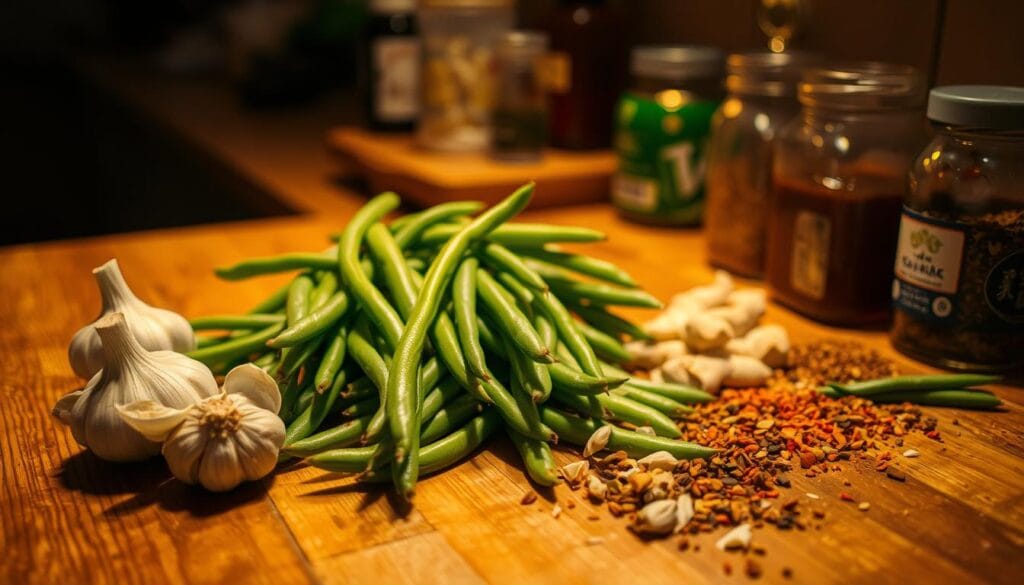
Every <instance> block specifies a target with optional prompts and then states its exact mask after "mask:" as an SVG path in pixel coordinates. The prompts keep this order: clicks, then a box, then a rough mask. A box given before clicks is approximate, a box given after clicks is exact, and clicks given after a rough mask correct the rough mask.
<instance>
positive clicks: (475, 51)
mask: <svg viewBox="0 0 1024 585" xmlns="http://www.w3.org/2000/svg"><path fill="white" fill-rule="evenodd" d="M514 8H515V2H514V0H421V2H420V8H419V13H418V18H419V24H420V32H421V34H422V37H423V39H422V41H423V73H422V75H423V106H422V109H421V112H420V120H419V125H418V127H417V132H416V137H417V141H418V142H419V143H420V144H421V145H422V146H425V147H427V148H431V149H436V150H447V151H483V150H486V149H487V147H488V146H489V145H490V141H491V126H490V124H491V110H492V108H493V104H494V47H495V44H496V43H497V41H498V39H499V38H500V37H501V35H502V34H504V33H506V32H508V31H509V30H511V29H512V26H513V23H514V22H515V13H514Z"/></svg>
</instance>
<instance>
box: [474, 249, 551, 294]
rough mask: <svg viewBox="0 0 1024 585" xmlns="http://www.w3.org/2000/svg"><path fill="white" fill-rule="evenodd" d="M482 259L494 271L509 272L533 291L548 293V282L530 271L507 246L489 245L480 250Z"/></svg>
mask: <svg viewBox="0 0 1024 585" xmlns="http://www.w3.org/2000/svg"><path fill="white" fill-rule="evenodd" d="M480 257H481V259H483V261H484V263H486V264H487V265H488V266H490V267H491V268H492V269H493V270H494V271H496V272H508V273H509V274H511V275H513V276H515V277H516V278H517V279H519V281H520V282H522V283H523V284H525V285H526V286H528V287H530V288H531V289H533V290H536V291H539V292H547V291H548V284H547V282H545V281H544V279H543V278H541V277H540V275H539V274H537V273H536V272H534V271H533V270H530V268H528V267H527V266H526V264H524V263H523V261H522V259H520V258H519V256H516V255H515V253H513V252H512V251H511V250H509V249H508V248H506V247H505V246H502V245H501V244H495V243H493V242H491V243H487V244H486V245H484V246H482V247H481V248H480Z"/></svg>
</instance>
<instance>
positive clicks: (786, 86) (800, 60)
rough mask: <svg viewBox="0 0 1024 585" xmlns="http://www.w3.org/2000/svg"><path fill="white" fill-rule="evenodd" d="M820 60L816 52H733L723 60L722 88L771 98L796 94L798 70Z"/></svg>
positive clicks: (800, 71) (798, 77)
mask: <svg viewBox="0 0 1024 585" xmlns="http://www.w3.org/2000/svg"><path fill="white" fill-rule="evenodd" d="M822 61H823V58H822V56H821V55H819V54H817V53H804V52H799V51H787V52H785V53H771V52H767V51H760V52H752V53H734V54H732V55H729V59H728V60H727V61H726V70H727V72H728V74H729V75H728V76H727V77H726V78H725V88H726V89H727V90H728V91H729V92H731V93H738V94H753V95H763V96H771V97H779V96H792V95H796V86H797V82H798V81H800V75H801V73H802V71H803V70H804V69H805V68H807V67H811V66H815V65H818V64H819V63H821V62H822Z"/></svg>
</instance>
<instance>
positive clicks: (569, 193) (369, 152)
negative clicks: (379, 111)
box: [327, 126, 617, 207]
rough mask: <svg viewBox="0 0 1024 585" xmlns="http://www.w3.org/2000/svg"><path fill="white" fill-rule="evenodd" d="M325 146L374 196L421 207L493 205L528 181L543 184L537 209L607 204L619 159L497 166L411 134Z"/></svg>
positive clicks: (365, 136) (564, 158) (334, 139)
mask: <svg viewBox="0 0 1024 585" xmlns="http://www.w3.org/2000/svg"><path fill="white" fill-rule="evenodd" d="M327 147H328V148H329V149H330V151H331V152H333V153H334V154H335V155H336V156H338V157H339V158H340V159H341V160H343V161H345V162H346V163H347V164H350V165H354V167H355V169H356V170H357V172H359V173H360V174H362V175H363V176H364V177H365V178H366V179H367V181H368V182H369V184H370V189H371V190H372V191H373V192H374V193H378V192H381V191H389V190H390V191H396V192H398V193H401V194H402V196H403V197H404V198H406V199H409V200H411V201H412V202H414V203H416V204H417V205H420V206H424V207H426V206H429V205H435V204H437V203H442V202H444V201H452V200H457V199H471V200H476V201H484V202H486V203H495V202H497V201H498V200H500V199H501V198H503V197H505V196H507V195H508V194H509V193H511V192H512V191H513V190H515V188H516V187H519V186H520V185H522V184H523V183H527V182H529V181H537V182H538V183H543V185H544V189H543V193H539V194H538V196H537V198H536V199H535V200H534V205H535V207H551V206H557V205H567V204H571V203H587V202H593V201H604V200H606V199H608V195H609V189H610V181H611V176H612V173H614V172H615V169H616V165H617V162H616V158H615V155H614V153H612V152H611V151H604V150H602V151H593V152H571V151H566V150H556V149H551V148H549V149H545V151H544V155H543V157H542V158H541V159H540V160H539V161H536V162H525V163H514V162H499V161H496V160H494V159H492V158H490V157H489V156H487V155H486V154H481V153H444V152H436V151H430V150H425V149H423V148H420V147H419V146H417V145H416V144H415V142H414V140H413V137H412V136H411V135H409V134H378V133H373V132H369V131H367V130H363V129H362V128H356V127H349V126H346V127H341V128H335V129H333V130H331V131H330V132H329V133H328V134H327Z"/></svg>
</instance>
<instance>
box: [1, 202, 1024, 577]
mask: <svg viewBox="0 0 1024 585" xmlns="http://www.w3.org/2000/svg"><path fill="white" fill-rule="evenodd" d="M541 188H543V185H541ZM342 205H343V206H344V207H346V208H348V209H354V208H355V207H356V206H357V205H358V199H356V198H354V197H350V198H348V199H346V200H345V202H344V203H343V204H342ZM349 213H350V212H349ZM526 219H529V220H530V221H549V222H552V223H559V224H576V225H586V226H591V227H597V228H600V229H604V230H606V231H607V232H608V234H609V236H610V238H609V241H608V242H605V243H601V244H598V245H593V246H590V247H589V248H590V250H589V251H591V252H592V253H595V254H596V255H598V256H600V257H602V258H606V259H608V260H612V261H615V262H618V263H620V264H622V265H623V266H625V267H627V268H628V269H629V270H630V271H631V272H632V273H633V274H634V276H635V277H636V278H637V279H638V280H639V281H640V282H641V283H642V284H643V285H644V286H646V287H647V288H648V289H649V290H651V291H652V292H653V293H654V294H656V295H658V296H659V297H662V298H667V297H668V296H670V295H671V294H672V293H674V292H676V291H678V290H680V289H683V288H686V287H689V286H692V285H694V284H698V283H701V282H705V281H706V280H707V279H708V278H709V277H710V271H709V269H708V268H706V266H705V264H704V257H703V242H702V239H701V235H700V233H699V232H697V231H685V230H684V231H680V230H663V229H652V228H645V227H642V226H637V225H635V224H628V223H624V222H622V221H620V220H619V219H618V218H617V217H616V216H615V215H614V213H613V212H612V211H611V210H609V209H608V208H606V207H604V206H599V205H592V206H577V207H572V208H564V209H552V210H540V211H535V212H530V213H529V214H528V216H527V218H526ZM342 222H343V217H341V216H338V215H332V216H331V217H324V216H310V217H306V218H287V219H278V220H261V221H258V222H251V223H246V224H231V225H225V226H208V227H200V228H190V229H182V230H168V231H162V232H152V233H145V234H133V235H124V236H112V237H103V238H96V239H91V240H81V241H73V242H60V243H54V244H46V245H30V246H18V247H13V248H7V249H4V250H0V273H2V274H4V277H5V278H4V279H3V280H2V281H0V299H2V301H0V319H2V320H3V322H5V323H6V324H7V326H6V327H4V328H0V348H2V351H0V397H2V399H3V401H4V402H3V408H2V409H0V421H2V427H0V479H2V492H0V546H2V547H3V550H4V551H5V554H4V555H2V556H0V581H2V582H5V583H7V582H16V583H26V584H28V583H54V582H97V583H100V582H115V581H117V582H124V583H136V582H139V583H143V582H144V583H219V582H226V581H240V582H275V583H308V582H323V583H352V582H355V583H360V582H371V581H373V582H398V583H402V582H405V583H431V582H434V583H480V582H487V583H523V582H528V583H556V582H557V583H608V582H625V581H626V580H630V581H633V580H635V581H637V582H641V583H645V585H646V584H660V583H679V582H689V583H715V582H721V581H729V582H732V581H742V580H744V579H745V578H744V577H742V576H741V573H742V558H741V557H738V556H736V555H727V554H725V553H721V552H719V551H717V550H716V549H714V546H713V545H714V541H715V539H716V538H717V536H718V535H716V534H706V535H701V536H700V537H699V538H696V539H695V543H697V544H699V545H700V547H701V550H700V552H693V551H692V550H691V551H688V552H685V553H684V552H680V551H678V550H676V548H675V543H674V542H673V541H664V542H645V541H643V540H640V539H638V538H636V537H635V536H634V535H633V534H631V533H630V532H628V531H627V530H626V529H625V526H624V524H625V523H624V522H623V521H622V520H619V519H615V518H612V517H611V516H610V515H609V514H608V513H607V512H606V511H605V510H603V509H599V508H595V507H593V506H592V505H591V504H589V503H588V502H586V501H584V500H582V499H581V498H580V497H579V496H578V495H577V494H573V493H572V492H570V491H569V490H568V489H566V488H565V487H564V486H563V487H557V488H555V489H554V490H552V491H550V492H542V494H541V495H542V498H541V499H539V500H538V501H537V502H536V503H534V504H533V505H530V506H522V505H520V504H519V500H520V498H521V497H522V495H523V494H524V493H525V492H526V491H527V490H529V489H532V488H531V486H530V484H529V482H528V481H527V480H526V478H525V477H524V475H523V472H522V469H521V468H520V467H519V464H518V462H517V460H516V459H517V456H516V454H515V451H514V449H512V447H511V445H510V444H509V443H508V442H507V440H506V439H505V438H503V437H498V438H496V439H494V440H492V441H491V442H490V443H488V444H487V445H486V446H485V447H484V448H483V449H482V450H481V451H480V452H479V453H478V454H477V455H475V456H474V457H473V458H472V459H471V460H469V461H467V462H465V463H464V464H462V465H461V466H459V467H457V468H456V469H453V470H451V471H448V472H445V473H442V474H440V475H435V476H433V477H429V478H426V479H424V480H423V482H422V485H421V487H420V489H419V490H418V496H417V507H416V509H415V511H414V512H413V513H412V514H411V515H408V516H405V517H402V516H401V515H400V514H399V513H398V512H397V511H396V506H395V502H394V501H393V500H392V499H391V497H390V496H389V495H388V494H387V493H385V492H381V491H377V490H374V489H370V488H365V487H363V486H358V485H355V484H353V483H352V481H351V480H349V479H345V478H340V477H337V476H333V475H330V474H325V473H322V472H321V471H319V470H315V469H312V468H308V467H305V466H303V465H301V464H298V465H293V466H290V467H285V468H282V469H281V470H279V472H278V473H277V475H276V477H274V478H271V479H268V480H266V481H264V482H262V483H260V484H251V485H248V486H245V487H243V488H242V489H240V490H238V491H236V492H234V493H231V494H228V495H211V494H208V493H205V492H203V491H201V490H198V489H194V488H189V487H187V486H183V485H181V484H179V483H177V482H175V481H173V480H171V479H170V478H169V475H168V473H167V471H166V469H165V467H164V465H163V463H162V462H161V461H160V460H159V459H157V460H153V461H149V462H145V463H142V464H134V465H127V466H124V465H111V464H107V463H103V462H101V461H98V460H96V459H95V458H94V457H92V456H91V455H90V454H88V453H86V452H83V450H82V449H81V448H80V447H79V446H78V445H76V444H75V443H74V441H73V440H72V439H71V436H70V433H69V432H68V431H67V430H66V429H65V428H62V427H61V426H59V425H58V424H57V423H56V422H55V421H54V420H53V419H52V417H51V416H50V414H49V408H50V406H51V405H52V403H53V402H54V401H55V400H56V399H57V398H58V397H59V396H60V395H62V394H63V393H65V392H67V391H70V390H73V389H75V388H76V387H78V386H79V384H80V382H79V381H78V380H76V379H75V377H74V376H73V375H72V373H71V371H70V368H69V367H68V366H67V363H66V355H65V351H66V350H65V347H66V343H67V340H68V339H69V338H70V336H71V334H72V333H73V332H74V331H75V330H76V329H77V328H78V327H79V326H81V325H82V324H84V323H87V322H89V321H90V320H92V319H93V318H94V317H95V315H96V312H97V311H98V304H99V300H98V295H97V293H96V290H95V285H94V283H93V282H92V277H91V275H90V273H89V271H90V269H91V268H92V267H93V266H96V265H98V264H100V263H102V262H103V261H105V260H107V259H108V258H110V257H113V256H116V257H118V258H119V260H120V262H121V266H122V268H123V270H124V273H125V275H126V278H127V279H128V281H129V283H130V284H131V285H132V286H133V288H134V289H135V291H136V292H137V293H138V294H139V295H140V296H141V297H142V298H143V299H146V300H147V301H149V302H151V303H153V304H155V305H159V306H165V307H169V308H172V309H175V310H178V311H181V312H183V313H185V314H187V315H190V316H198V315H201V314H210V313H217V312H224V311H237V310H239V309H244V308H246V307H248V306H249V305H251V304H254V303H256V302H257V301H258V300H259V299H260V298H261V297H262V296H263V295H265V294H267V293H268V292H270V291H272V290H274V289H275V288H276V287H277V286H278V285H279V284H280V282H281V278H261V279H254V280H251V281H247V282H244V283H226V282H221V281H218V280H217V279H215V278H214V277H213V276H212V273H211V270H212V268H213V267H214V266H217V265H221V264H226V263H229V262H232V261H235V260H237V259H239V258H242V257H246V256H252V255H262V254H271V253H277V252H285V251H290V250H315V249H319V248H320V247H322V246H323V245H324V241H325V240H324V236H325V234H327V233H329V232H330V231H332V230H334V229H336V228H337V226H338V225H340V224H341V223H342ZM644 314H645V313H644V312H643V311H640V310H637V311H633V312H632V313H631V315H632V316H634V317H638V318H641V317H643V316H644ZM767 319H768V320H771V321H774V322H779V323H782V324H784V325H785V326H786V327H788V328H789V330H790V331H791V333H792V334H793V337H794V338H795V339H796V340H797V341H803V340H810V339H815V338H820V337H841V338H851V339H857V340H860V341H862V342H864V343H866V344H868V345H870V346H872V347H875V348H878V349H879V350H880V351H883V352H885V353H887V354H890V355H891V354H892V351H891V349H890V348H889V346H888V343H887V341H886V336H885V332H883V331H850V330H840V329H834V328H827V327H822V326H819V325H816V324H814V323H811V322H808V321H806V320H804V319H802V318H801V317H799V316H797V315H794V314H793V313H791V312H788V311H786V310H784V309H781V308H778V307H774V306H773V307H771V308H770V310H769V315H768V317H767ZM900 361H901V363H902V364H903V365H904V366H905V368H906V369H908V370H909V371H924V370H927V368H924V367H923V366H921V365H920V364H915V363H913V362H911V361H909V360H906V359H903V358H900ZM996 391H997V393H998V394H999V395H1000V396H1001V397H1002V398H1003V399H1004V400H1006V401H1007V404H1008V406H1007V408H1006V410H1005V412H999V413H970V412H958V411H949V410H943V409H926V410H927V412H928V414H930V415H933V416H936V417H937V418H938V420H939V429H940V430H941V432H942V436H943V441H942V442H936V441H932V440H929V439H926V438H924V437H921V436H914V435H912V436H910V437H908V438H907V447H912V448H915V449H917V450H919V451H920V452H921V454H922V455H921V457H920V458H917V459H907V460H905V461H903V462H901V464H902V466H903V467H904V468H905V470H906V471H907V473H908V476H909V479H908V481H907V483H906V484H896V483H895V482H892V481H891V480H887V479H886V478H885V477H884V475H882V474H879V473H877V472H875V471H874V470H873V469H872V468H870V467H869V466H866V465H863V464H848V465H847V466H846V467H845V468H844V471H843V472H842V473H839V474H829V475H825V476H820V477H818V478H815V479H808V478H804V477H799V476H797V475H798V474H794V477H793V478H792V480H793V487H792V488H791V490H790V491H789V493H787V495H790V494H792V496H800V495H801V494H805V493H807V492H811V493H814V494H817V495H818V496H819V497H820V498H821V499H820V500H818V501H813V500H810V499H809V498H808V497H807V496H803V504H802V505H803V506H805V507H806V508H807V509H808V510H810V509H821V510H824V511H825V512H826V517H825V519H824V521H822V522H821V526H820V528H819V527H818V526H817V525H816V524H814V523H812V526H811V527H810V528H809V529H808V530H806V531H802V532H801V531H792V532H780V531H777V530H775V529H773V528H772V529H765V530H761V531H757V532H756V535H755V539H756V541H757V543H758V544H760V545H762V546H764V547H765V548H766V549H767V550H768V554H767V555H766V556H765V557H763V558H762V559H760V561H761V563H762V565H763V566H764V570H765V579H764V581H765V582H777V581H780V580H781V574H782V570H783V567H789V568H791V569H792V570H793V578H792V579H791V582H796V583H873V584H874V583H885V582H925V581H927V582H933V583H947V582H949V583H976V582H992V583H1014V582H1019V581H1020V580H1021V579H1022V578H1024V569H1022V566H1021V564H1020V562H1019V558H1021V557H1020V555H1021V554H1022V553H1024V459H1022V455H1024V437H1022V430H1024V410H1022V407H1021V401H1022V398H1024V393H1022V391H1021V390H1020V389H1016V388H1009V387H1001V388H997V389H996ZM954 420H956V424H954ZM558 457H559V458H560V459H562V460H563V461H567V460H568V459H569V457H570V455H569V454H567V453H564V452H563V453H559V454H558ZM844 481H849V482H850V484H851V485H850V486H845V485H843V482H844ZM840 491H848V492H850V493H851V494H852V495H854V497H856V498H857V499H858V500H862V501H868V502H870V503H871V505H872V507H871V510H870V511H868V512H861V511H859V510H857V509H856V506H854V505H852V504H849V503H845V502H841V501H839V499H838V493H839V492H840ZM569 502H572V504H570V503H569ZM555 503H557V504H558V505H560V506H561V507H562V510H563V511H562V514H561V515H560V517H558V518H554V517H553V516H552V514H551V511H552V509H553V507H554V505H555ZM570 506H572V507H570ZM726 562H729V563H731V565H732V568H733V572H734V575H733V576H732V577H730V578H726V577H725V575H724V572H723V571H724V569H723V564H724V563H726Z"/></svg>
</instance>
